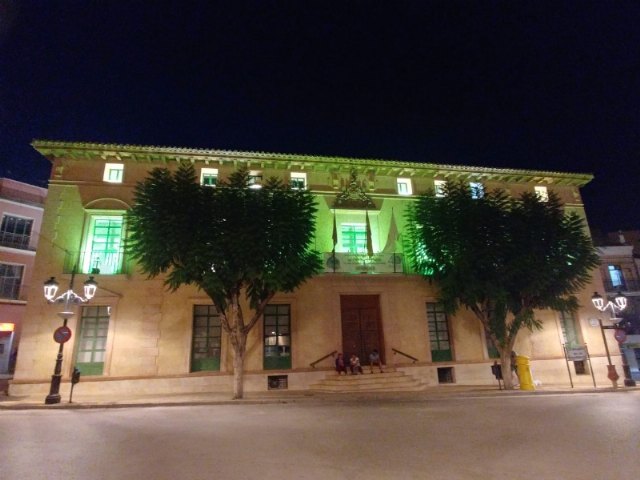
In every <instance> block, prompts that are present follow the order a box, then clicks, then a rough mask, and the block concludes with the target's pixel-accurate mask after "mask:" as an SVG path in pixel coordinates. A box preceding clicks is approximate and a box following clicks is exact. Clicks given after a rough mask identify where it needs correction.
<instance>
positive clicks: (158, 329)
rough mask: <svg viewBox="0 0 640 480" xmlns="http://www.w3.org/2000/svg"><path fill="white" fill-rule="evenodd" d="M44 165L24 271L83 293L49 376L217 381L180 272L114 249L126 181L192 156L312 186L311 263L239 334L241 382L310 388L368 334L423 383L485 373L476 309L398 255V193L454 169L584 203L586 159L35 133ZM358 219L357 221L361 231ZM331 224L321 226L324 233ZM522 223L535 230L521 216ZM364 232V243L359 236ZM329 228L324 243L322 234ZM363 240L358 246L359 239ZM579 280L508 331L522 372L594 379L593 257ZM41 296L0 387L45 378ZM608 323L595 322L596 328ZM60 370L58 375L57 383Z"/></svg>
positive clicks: (217, 361)
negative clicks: (564, 166)
mask: <svg viewBox="0 0 640 480" xmlns="http://www.w3.org/2000/svg"><path fill="white" fill-rule="evenodd" d="M33 145H34V147H35V148H36V150H38V151H39V152H40V153H41V154H42V155H44V156H45V157H46V158H48V159H49V160H50V161H51V162H52V165H53V168H52V176H51V180H50V187H49V195H48V198H47V203H46V207H45V215H44V220H43V227H42V228H43V233H44V234H46V236H47V237H48V238H50V239H51V242H43V243H42V244H41V246H40V248H39V251H38V255H37V259H36V265H35V277H34V278H39V279H42V280H43V281H44V280H46V279H47V278H49V277H51V276H56V277H57V278H58V280H59V281H60V284H64V282H65V281H66V282H68V281H69V279H70V277H71V274H72V272H74V271H75V272H77V275H76V280H77V281H78V282H79V284H80V283H81V282H82V281H84V280H86V278H87V277H88V276H89V275H92V276H94V277H95V279H96V280H97V281H98V284H99V288H98V293H97V295H96V297H95V298H94V299H92V300H91V302H89V303H88V304H85V305H82V306H79V307H78V308H77V310H76V314H75V315H74V316H73V318H71V319H70V320H69V327H70V328H71V330H72V332H73V337H72V339H71V341H70V342H68V343H67V345H66V346H65V357H64V363H63V376H64V378H65V379H68V378H69V375H70V373H71V371H72V370H73V367H74V366H77V367H78V368H79V369H80V370H81V371H82V373H83V383H82V390H83V391H84V392H85V393H103V394H104V393H109V392H113V393H115V392H122V391H128V392H136V393H165V392H176V393H178V392H207V391H231V387H232V349H231V346H230V343H229V341H228V339H227V338H226V335H225V333H224V332H223V331H222V329H221V326H220V320H219V318H218V315H217V312H216V310H215V308H214V307H213V306H212V304H211V302H210V300H209V299H208V297H207V296H206V295H205V294H204V293H203V292H201V291H199V290H198V289H196V288H194V287H193V288H192V287H182V288H180V289H179V290H178V291H176V292H173V293H170V292H168V291H167V290H166V288H165V287H164V286H163V279H162V278H155V279H147V278H146V277H145V276H143V275H141V274H140V273H139V272H138V271H137V270H136V266H135V265H134V264H132V262H130V261H129V259H128V258H127V256H126V253H125V251H124V243H125V239H126V221H125V217H124V214H125V212H126V211H127V210H128V209H129V208H130V206H131V205H132V198H133V190H134V187H135V185H136V182H138V181H140V180H142V179H143V178H145V177H146V176H147V175H148V173H149V172H150V170H151V169H153V168H155V167H166V168H169V169H175V168H176V167H177V165H178V164H179V163H180V162H191V163H192V164H193V165H194V167H195V168H196V171H197V172H198V175H199V178H200V182H201V183H202V184H203V185H207V186H209V187H211V188H215V186H216V184H217V182H218V179H222V178H226V177H227V176H228V175H229V174H230V173H231V172H233V171H234V170H235V169H236V168H237V167H238V166H239V165H246V166H247V167H248V168H249V170H250V172H251V181H252V182H253V183H254V184H255V187H256V188H259V185H260V183H261V182H262V181H263V180H264V179H266V178H268V177H271V176H276V177H280V178H282V179H284V180H285V181H286V182H289V183H290V185H291V186H292V187H293V188H306V189H309V190H311V191H312V192H313V193H314V195H315V196H316V198H317V205H318V213H317V231H316V237H315V248H316V249H317V250H318V251H320V252H322V253H323V255H324V272H323V273H321V274H319V275H317V276H316V277H314V278H312V279H311V280H309V281H307V282H306V283H305V284H304V285H302V286H301V287H300V288H298V289H297V290H296V291H294V292H292V293H286V294H285V293H283V294H278V295H277V296H276V297H275V298H274V299H273V301H272V303H271V304H270V305H269V306H268V307H267V310H266V311H265V315H264V318H263V319H262V321H261V322H260V323H259V324H258V325H257V326H256V328H254V329H253V331H252V332H251V334H250V338H249V341H248V346H247V358H246V362H245V367H246V375H245V390H246V391H260V390H266V389H269V388H279V387H286V388H289V389H295V390H304V389H309V388H310V387H311V386H312V385H313V384H315V383H316V382H318V381H319V380H321V379H322V378H324V377H326V376H327V375H328V374H331V373H332V371H333V357H332V353H334V352H345V353H346V354H350V353H353V352H355V353H358V354H359V356H360V358H366V356H367V355H368V352H370V351H371V350H372V349H373V348H377V349H378V351H379V352H380V354H381V357H382V361H383V362H384V363H385V364H387V365H393V366H395V368H396V369H397V370H400V371H402V372H406V373H407V374H409V375H412V376H413V377H414V378H416V379H419V381H420V382H422V384H423V385H434V386H437V385H439V384H443V383H457V384H474V385H482V384H487V385H488V384H492V383H495V379H494V378H493V377H492V376H491V370H490V365H491V364H492V363H493V361H494V358H495V354H496V352H495V349H494V348H492V345H490V343H488V342H487V339H486V337H485V335H484V333H483V330H482V328H481V325H480V323H479V322H478V321H477V320H476V319H475V318H474V317H473V316H472V315H470V314H469V312H466V311H464V310H461V311H460V312H458V313H457V314H456V315H455V316H448V315H446V314H445V313H444V311H443V310H442V308H441V306H440V305H439V304H438V292H437V286H436V285H433V284H430V283H429V282H427V281H425V280H424V279H423V278H421V277H419V276H418V275H415V274H414V273H412V271H411V269H410V267H409V265H407V262H406V261H405V256H404V253H403V245H402V243H403V242H402V232H403V231H404V226H405V216H404V211H405V208H406V206H407V205H408V204H409V203H410V202H412V201H413V199H414V198H415V197H416V196H417V195H419V194H421V193H423V192H425V191H427V190H435V192H436V194H439V193H438V192H439V188H441V185H442V184H443V183H444V182H446V181H447V180H451V179H456V180H463V181H468V182H470V183H471V184H472V186H473V187H474V190H475V191H476V192H478V194H481V192H482V191H483V189H484V190H491V189H495V188H501V189H504V190H506V191H507V192H508V193H509V194H511V195H514V196H517V195H519V194H520V193H521V192H525V191H535V192H538V194H539V195H540V196H542V197H543V198H544V196H545V195H547V194H548V193H549V192H550V191H553V192H555V193H556V194H558V195H559V197H560V198H561V199H562V201H563V203H564V205H565V208H566V210H567V211H574V212H577V213H578V214H580V215H582V216H584V207H583V204H582V200H581V197H580V192H579V189H580V187H581V186H583V185H585V184H586V183H587V182H588V181H590V179H591V176H590V175H583V174H568V173H557V172H538V171H525V170H514V169H494V168H478V167H463V166H451V165H435V164H427V163H412V162H397V161H385V160H366V159H351V158H336V157H319V156H305V155H285V154H268V153H251V152H234V151H221V150H200V149H182V148H161V147H138V146H123V145H102V144H86V143H64V142H52V141H36V142H34V144H33ZM368 228H370V231H371V236H370V237H369V236H368V234H367V229H368ZM334 231H335V234H334ZM532 234H535V232H532ZM368 238H371V244H370V245H368ZM334 241H335V253H333V250H334ZM369 249H372V251H373V252H372V253H373V255H369V254H368V253H369V252H368V250H369ZM592 282H593V283H592V285H590V286H589V288H588V289H585V291H584V292H581V293H580V295H579V299H580V302H581V304H582V308H581V309H580V311H579V312H578V313H577V314H576V315H573V316H568V315H560V314H559V313H558V312H553V311H541V312H538V316H539V318H540V319H541V320H542V321H543V323H544V329H543V330H541V331H536V332H534V333H529V332H522V333H521V335H520V337H519V340H518V342H517V344H516V350H517V352H518V354H521V355H526V356H529V357H530V358H531V361H532V367H533V374H534V378H535V379H536V380H539V381H540V382H542V383H547V384H554V383H555V384H568V383H569V377H568V368H569V371H570V372H571V373H572V376H573V381H574V382H577V383H584V384H591V382H592V377H591V375H590V373H591V372H592V371H593V372H594V374H595V375H594V379H595V380H596V381H597V382H598V383H601V384H604V383H607V382H608V380H607V379H606V373H607V369H606V359H605V356H604V345H603V342H602V336H601V332H600V330H599V329H598V328H594V327H593V320H594V318H597V314H598V312H597V311H596V310H595V309H594V308H593V307H592V306H591V302H590V298H591V294H592V292H593V291H594V290H597V289H600V290H601V289H602V280H601V277H600V274H599V272H598V271H595V272H594V277H593V280H592ZM56 311H57V310H56V307H55V306H51V305H48V304H47V303H46V302H45V301H44V299H43V297H42V295H41V294H38V293H36V292H34V294H33V295H32V296H31V297H30V301H29V305H28V318H29V321H28V323H27V324H25V326H24V329H23V339H22V346H21V349H20V355H19V358H18V365H17V370H16V375H15V378H14V380H13V383H12V385H11V392H12V394H16V395H20V394H25V395H26V394H35V393H43V394H44V393H46V391H47V388H48V382H49V376H50V374H51V373H52V370H53V363H54V359H55V355H56V351H57V344H55V343H54V342H53V340H52V337H51V335H52V332H53V330H54V329H55V328H56V327H57V326H59V325H60V320H59V319H58V318H57V317H56ZM609 334H610V332H608V333H607V335H609ZM585 344H587V345H588V351H589V353H590V359H589V360H590V362H591V367H590V366H589V361H588V360H587V359H577V360H575V361H571V362H569V363H567V361H566V360H565V355H564V348H563V346H568V347H571V346H575V347H579V346H583V345H585ZM66 387H68V384H66V383H64V384H63V390H64V388H66Z"/></svg>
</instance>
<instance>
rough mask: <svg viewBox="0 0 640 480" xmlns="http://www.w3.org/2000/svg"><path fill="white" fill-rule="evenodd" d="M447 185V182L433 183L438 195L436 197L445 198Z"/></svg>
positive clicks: (436, 181) (437, 181)
mask: <svg viewBox="0 0 640 480" xmlns="http://www.w3.org/2000/svg"><path fill="white" fill-rule="evenodd" d="M446 185H447V181H446V180H434V181H433V190H434V192H435V194H436V197H444V189H445V186H446Z"/></svg>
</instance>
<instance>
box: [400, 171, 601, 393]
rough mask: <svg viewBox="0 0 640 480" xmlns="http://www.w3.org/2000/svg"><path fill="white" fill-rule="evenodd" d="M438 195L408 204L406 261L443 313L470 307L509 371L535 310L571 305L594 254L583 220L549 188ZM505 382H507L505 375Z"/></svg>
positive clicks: (450, 188) (461, 188)
mask: <svg viewBox="0 0 640 480" xmlns="http://www.w3.org/2000/svg"><path fill="white" fill-rule="evenodd" d="M444 193H445V195H444V196H443V197H436V196H435V195H433V192H428V193H427V194H425V195H423V196H421V197H420V198H419V199H418V200H417V202H416V203H415V204H413V205H412V206H410V207H409V209H408V210H407V214H406V215H407V224H408V226H409V227H408V231H407V238H408V242H409V245H408V247H409V248H408V255H409V259H410V261H411V263H412V266H413V268H414V269H415V270H416V271H417V272H418V273H420V274H422V275H423V276H424V277H425V278H427V279H429V280H434V281H436V282H437V284H438V286H439V289H440V300H441V301H442V302H443V304H444V307H445V309H446V310H447V311H448V312H449V313H455V312H456V311H457V310H458V309H459V308H460V306H464V307H466V308H468V309H469V310H471V311H472V312H473V313H474V315H475V316H476V318H478V320H479V321H480V322H481V323H482V326H483V328H484V330H485V331H486V332H487V333H488V335H489V337H490V338H491V339H492V341H493V343H494V344H495V346H496V348H497V349H498V352H499V353H500V361H501V365H502V371H503V372H510V371H511V352H512V351H513V347H514V345H515V342H516V337H517V335H518V332H519V331H520V330H522V329H523V328H527V329H529V330H533V329H539V328H542V324H541V322H540V321H539V320H537V319H536V317H535V310H539V309H547V308H551V309H555V310H561V311H575V310H576V309H577V308H578V302H577V299H576V297H575V294H576V293H577V292H578V291H579V290H581V289H582V288H584V287H585V286H586V285H587V284H588V282H589V279H590V272H591V270H592V269H593V268H595V267H596V266H597V265H598V256H597V254H596V253H595V250H594V247H593V245H592V243H591V240H590V238H589V237H588V236H587V235H586V233H585V231H586V230H585V229H586V227H585V225H584V222H583V221H582V219H581V218H580V217H579V216H578V215H577V214H575V213H570V214H565V212H564V209H563V207H562V204H561V203H560V201H559V199H558V197H557V196H556V195H555V194H553V193H550V194H549V198H548V200H547V201H543V200H542V199H540V198H539V197H538V196H537V195H534V194H530V193H525V194H523V195H521V196H520V198H518V199H515V198H509V197H508V196H507V195H506V194H505V193H504V192H503V191H500V190H495V191H491V192H486V193H484V192H478V191H474V190H472V189H471V188H470V187H469V186H468V185H466V184H464V183H448V184H447V185H446V187H445V190H444ZM480 193H482V194H480ZM504 380H505V386H506V387H507V388H513V385H512V380H511V375H507V374H505V375H504Z"/></svg>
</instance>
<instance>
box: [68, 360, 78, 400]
mask: <svg viewBox="0 0 640 480" xmlns="http://www.w3.org/2000/svg"><path fill="white" fill-rule="evenodd" d="M79 382H80V370H78V367H73V373H72V374H71V393H70V394H69V403H73V387H75V386H76V383H79Z"/></svg>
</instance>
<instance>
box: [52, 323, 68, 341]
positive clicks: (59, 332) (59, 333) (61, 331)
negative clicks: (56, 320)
mask: <svg viewBox="0 0 640 480" xmlns="http://www.w3.org/2000/svg"><path fill="white" fill-rule="evenodd" d="M53 339H54V340H55V342H56V343H66V342H68V341H69V340H70V339H71V329H70V328H69V327H67V326H66V325H63V326H62V327H58V328H56V329H55V331H54V332H53Z"/></svg>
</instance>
